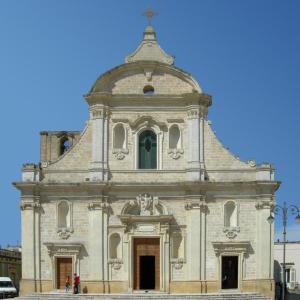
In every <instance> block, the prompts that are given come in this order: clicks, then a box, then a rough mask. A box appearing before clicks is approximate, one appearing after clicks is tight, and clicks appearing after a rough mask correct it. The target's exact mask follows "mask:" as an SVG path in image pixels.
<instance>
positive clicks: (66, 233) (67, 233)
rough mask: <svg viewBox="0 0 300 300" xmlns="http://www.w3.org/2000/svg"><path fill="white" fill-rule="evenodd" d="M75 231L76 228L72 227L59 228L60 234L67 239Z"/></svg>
mask: <svg viewBox="0 0 300 300" xmlns="http://www.w3.org/2000/svg"><path fill="white" fill-rule="evenodd" d="M73 232H74V230H73V229H72V228H60V229H58V230H57V234H58V236H59V237H60V238H61V239H63V240H67V239H68V238H69V237H70V236H71V235H72V233H73Z"/></svg>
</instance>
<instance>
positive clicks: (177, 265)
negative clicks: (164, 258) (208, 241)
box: [171, 258, 185, 270]
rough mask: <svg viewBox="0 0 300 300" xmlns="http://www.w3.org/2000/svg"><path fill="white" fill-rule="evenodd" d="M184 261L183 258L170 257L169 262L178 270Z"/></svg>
mask: <svg viewBox="0 0 300 300" xmlns="http://www.w3.org/2000/svg"><path fill="white" fill-rule="evenodd" d="M184 263H185V259H184V258H172V259H171V264H172V265H173V266H174V268H175V269H176V270H180V269H182V267H183V264H184Z"/></svg>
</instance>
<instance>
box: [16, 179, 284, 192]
mask: <svg viewBox="0 0 300 300" xmlns="http://www.w3.org/2000/svg"><path fill="white" fill-rule="evenodd" d="M13 185H14V186H15V187H16V188H17V189H19V190H20V191H22V192H26V191H27V192H28V191H31V192H32V193H34V194H38V193H39V192H41V191H75V190H89V191H92V192H98V193H99V192H100V193H101V192H109V191H111V190H120V189H124V188H126V190H128V191H130V190H136V189H146V190H149V191H151V190H153V188H156V189H159V190H168V189H170V190H174V189H175V190H190V191H199V189H200V190H201V191H232V190H236V189H238V188H243V189H249V190H254V191H256V193H257V194H262V193H263V194H273V193H274V192H275V191H276V190H277V189H278V188H279V186H280V181H248V182H240V181H238V182H212V181H184V182H168V183H166V182H161V183H159V182H148V183H142V182H132V183H126V182H125V183H124V182H78V183H71V182H70V183H49V182H48V183H47V182H14V183H13Z"/></svg>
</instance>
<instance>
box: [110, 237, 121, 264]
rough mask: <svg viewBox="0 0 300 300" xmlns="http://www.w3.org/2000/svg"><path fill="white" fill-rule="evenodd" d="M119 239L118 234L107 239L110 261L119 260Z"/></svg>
mask: <svg viewBox="0 0 300 300" xmlns="http://www.w3.org/2000/svg"><path fill="white" fill-rule="evenodd" d="M121 251H122V249H121V238H120V235H119V234H118V233H113V234H112V235H111V236H110V239H109V253H110V255H109V256H110V259H117V258H118V259H121V256H122V255H121V254H122V253H121Z"/></svg>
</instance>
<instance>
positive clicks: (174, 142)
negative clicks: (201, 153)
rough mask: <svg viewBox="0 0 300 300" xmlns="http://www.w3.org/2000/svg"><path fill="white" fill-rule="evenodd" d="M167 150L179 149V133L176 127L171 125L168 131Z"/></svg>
mask: <svg viewBox="0 0 300 300" xmlns="http://www.w3.org/2000/svg"><path fill="white" fill-rule="evenodd" d="M169 148H170V149H179V148H181V147H180V131H179V128H178V126H177V125H173V126H172V127H171V128H170V130H169Z"/></svg>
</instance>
